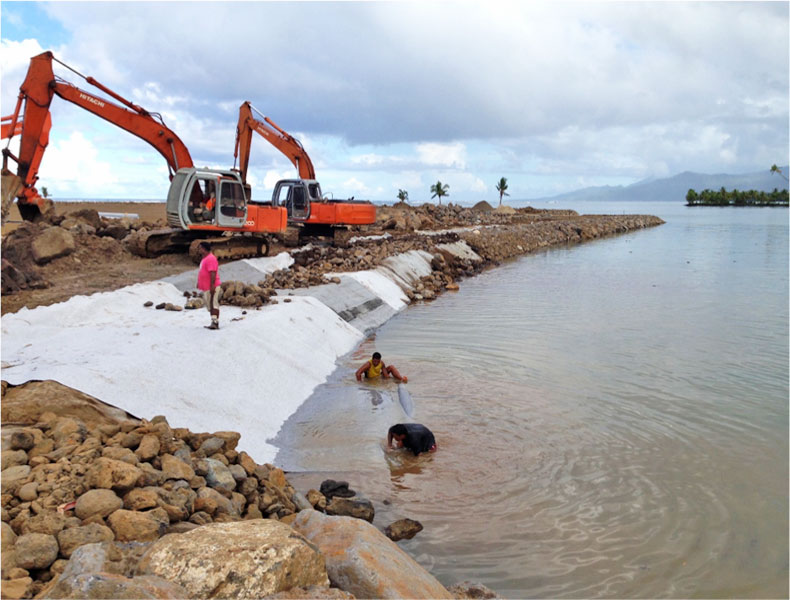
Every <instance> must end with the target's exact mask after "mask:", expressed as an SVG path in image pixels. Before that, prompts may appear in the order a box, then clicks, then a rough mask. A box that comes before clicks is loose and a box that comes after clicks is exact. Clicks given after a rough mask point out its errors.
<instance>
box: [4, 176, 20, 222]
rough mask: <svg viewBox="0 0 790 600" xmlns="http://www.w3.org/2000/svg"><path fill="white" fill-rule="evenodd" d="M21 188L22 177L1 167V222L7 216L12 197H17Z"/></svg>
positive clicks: (12, 201)
mask: <svg viewBox="0 0 790 600" xmlns="http://www.w3.org/2000/svg"><path fill="white" fill-rule="evenodd" d="M21 189H22V179H21V178H20V177H19V176H18V175H14V174H13V173H12V172H11V171H9V170H7V169H3V189H2V191H3V205H2V220H3V223H5V220H6V218H7V217H8V211H9V210H11V205H12V204H13V203H14V198H16V197H17V195H18V194H19V192H20V190H21Z"/></svg>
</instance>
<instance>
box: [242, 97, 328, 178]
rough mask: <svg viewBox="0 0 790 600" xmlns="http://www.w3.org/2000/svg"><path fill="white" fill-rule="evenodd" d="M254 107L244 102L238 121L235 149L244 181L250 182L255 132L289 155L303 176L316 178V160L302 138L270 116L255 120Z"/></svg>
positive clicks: (289, 158) (301, 176)
mask: <svg viewBox="0 0 790 600" xmlns="http://www.w3.org/2000/svg"><path fill="white" fill-rule="evenodd" d="M253 110H255V109H254V108H253V106H252V105H251V104H250V103H249V102H245V103H244V104H242V105H241V106H240V107H239V123H238V125H237V126H236V148H235V150H234V151H233V158H234V160H235V159H238V164H239V172H240V173H241V178H242V181H243V182H244V183H247V168H248V167H249V163H250V146H251V144H252V132H253V131H255V132H257V133H258V134H260V135H262V136H263V137H264V138H266V140H267V141H268V142H269V143H270V144H271V145H272V146H274V147H275V148H277V149H278V150H279V151H280V152H282V153H283V154H284V155H285V156H287V157H288V160H290V161H291V162H292V163H293V165H294V166H295V167H296V170H297V171H298V173H299V177H300V178H302V179H315V169H314V168H313V162H312V161H311V160H310V157H309V156H308V155H307V152H306V151H305V149H304V147H302V144H301V143H300V142H299V140H297V139H296V138H295V137H293V136H292V135H290V134H289V133H287V132H286V131H284V130H283V129H281V128H280V127H279V126H278V125H277V124H276V123H275V122H274V121H272V120H271V119H270V118H269V117H266V116H264V115H261V117H262V118H263V120H259V119H256V118H255V117H254V116H253V114H252V111H253ZM256 112H258V111H257V110H256ZM258 114H260V113H258Z"/></svg>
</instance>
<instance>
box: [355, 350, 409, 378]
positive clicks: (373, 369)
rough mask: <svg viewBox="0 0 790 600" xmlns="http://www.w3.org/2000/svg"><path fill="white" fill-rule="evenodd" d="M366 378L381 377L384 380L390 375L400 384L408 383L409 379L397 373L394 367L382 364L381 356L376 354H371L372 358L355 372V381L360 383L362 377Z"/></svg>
mask: <svg viewBox="0 0 790 600" xmlns="http://www.w3.org/2000/svg"><path fill="white" fill-rule="evenodd" d="M363 375H364V376H365V377H367V378H368V379H374V378H376V377H383V378H384V379H386V378H387V377H389V376H390V375H391V376H392V377H394V378H395V379H397V380H398V381H400V382H402V383H408V382H409V378H408V377H406V376H404V375H401V374H400V373H399V372H398V369H396V368H395V365H390V366H389V367H388V366H387V365H385V364H384V361H383V360H381V354H379V353H378V352H374V353H373V357H372V358H371V359H370V360H369V361H367V362H366V363H365V364H364V365H362V366H361V367H359V369H357V372H356V377H357V381H362V376H363Z"/></svg>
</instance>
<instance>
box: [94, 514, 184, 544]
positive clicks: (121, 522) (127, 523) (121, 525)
mask: <svg viewBox="0 0 790 600" xmlns="http://www.w3.org/2000/svg"><path fill="white" fill-rule="evenodd" d="M163 513H164V511H163V510H162V509H160V508H157V509H154V510H149V511H145V512H138V511H136V510H126V509H123V508H121V509H119V510H116V511H115V512H114V513H112V514H111V515H110V516H109V517H107V523H108V524H109V525H110V528H111V529H112V531H113V533H114V534H115V539H116V540H118V541H120V542H131V541H139V542H148V541H151V540H155V539H158V538H159V537H160V536H162V535H163V534H164V533H165V530H166V529H167V528H168V526H169V525H170V520H169V519H168V517H167V514H163Z"/></svg>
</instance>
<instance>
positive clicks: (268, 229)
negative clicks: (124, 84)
mask: <svg viewBox="0 0 790 600" xmlns="http://www.w3.org/2000/svg"><path fill="white" fill-rule="evenodd" d="M53 61H55V62H58V63H59V64H61V65H63V66H64V67H66V68H68V69H69V70H71V71H72V72H74V73H76V74H77V75H79V76H80V77H82V78H83V79H85V81H87V82H88V83H89V84H91V85H93V86H94V87H96V88H98V89H99V90H101V91H102V92H104V93H105V94H107V95H109V96H110V97H111V98H113V99H114V100H115V101H117V102H119V103H120V104H121V105H122V106H120V105H118V104H115V103H114V102H112V101H109V100H107V99H106V98H103V97H99V96H96V95H94V94H91V93H88V92H86V91H84V90H81V89H79V88H78V87H76V86H74V85H73V84H71V83H69V82H67V81H64V80H62V79H61V78H59V77H56V76H55V74H54V72H53V65H52V63H53ZM56 95H57V96H59V97H60V98H63V99H64V100H67V101H69V102H71V103H73V104H76V105H77V106H79V107H81V108H83V109H85V110H87V111H89V112H91V113H93V114H95V115H96V116H98V117H101V118H102V119H104V120H106V121H109V122H110V123H112V124H114V125H116V126H118V127H120V128H121V129H124V130H126V131H128V132H129V133H131V134H133V135H135V136H137V137H139V138H141V139H143V140H145V141H146V142H148V143H149V144H150V145H151V146H153V147H154V148H155V149H156V150H157V151H158V152H159V153H160V154H161V155H162V156H163V157H164V159H165V160H166V161H167V165H168V168H169V171H170V180H171V183H170V189H169V191H168V195H167V206H166V209H167V223H168V225H169V227H168V228H166V229H159V230H154V231H144V232H138V233H136V234H134V237H133V238H132V239H131V241H130V248H131V249H132V250H133V251H134V252H135V253H136V254H139V255H141V256H155V255H157V254H162V253H165V252H183V251H185V250H187V249H190V250H193V251H194V252H195V253H196V250H197V244H198V243H199V242H200V241H201V240H205V239H209V240H210V241H211V243H212V250H213V251H214V254H215V255H216V256H217V257H218V258H235V257H242V256H256V255H264V254H266V253H267V252H268V247H269V237H268V236H269V234H272V233H282V232H284V231H285V229H286V226H287V213H286V210H285V208H283V207H280V206H273V205H272V204H271V203H254V202H251V201H250V200H249V198H250V191H249V187H248V186H245V185H244V184H243V182H242V181H241V178H240V177H239V174H238V173H237V172H235V171H232V170H224V169H209V168H198V167H195V166H194V164H193V162H192V157H191V156H190V154H189V151H188V150H187V148H186V146H185V145H184V143H183V142H182V141H181V139H180V138H179V137H178V136H177V135H176V134H175V133H174V132H173V131H172V130H171V129H170V128H169V127H167V125H165V123H164V120H163V119H162V117H161V116H160V115H158V114H157V113H151V112H148V111H147V110H145V109H144V108H142V107H140V106H138V105H136V104H134V103H133V102H130V101H129V100H126V99H125V98H123V97H121V96H119V95H118V94H116V93H115V92H113V91H111V90H110V89H108V88H107V87H105V86H104V85H102V84H101V83H99V82H98V81H96V80H95V79H94V78H92V77H85V76H84V75H82V74H81V73H79V72H78V71H76V70H75V69H73V68H71V67H69V66H68V65H66V64H65V63H63V62H61V61H59V60H57V59H56V58H55V57H54V56H53V54H52V52H44V53H42V54H39V55H38V56H34V57H33V58H31V59H30V67H29V69H28V72H27V76H26V78H25V81H24V82H23V83H22V85H21V86H20V91H19V99H18V101H17V105H16V109H15V110H14V113H13V115H10V116H9V117H6V118H3V123H2V125H3V129H2V134H3V138H6V137H8V139H9V142H10V139H11V138H12V137H14V136H15V135H18V136H20V146H19V156H14V155H13V154H12V153H11V151H10V150H9V148H8V146H6V147H5V148H3V191H4V196H5V195H6V194H5V192H6V189H12V188H13V189H15V190H17V193H16V197H17V203H18V205H19V209H20V213H21V215H22V217H23V218H24V219H26V220H36V219H38V218H40V216H41V206H42V199H41V197H40V196H39V194H38V192H37V191H36V188H35V183H36V181H37V179H38V169H39V165H40V164H41V160H42V158H43V155H44V151H45V150H46V147H47V144H48V142H49V130H50V126H51V115H50V110H49V107H50V104H51V103H52V100H53V98H54V96H56ZM23 106H24V111H23V110H22V108H23ZM9 159H10V160H13V161H14V162H16V164H17V169H16V174H14V173H12V172H11V171H10V170H9V169H8V161H9ZM7 180H8V181H11V180H13V183H14V185H13V186H12V185H10V184H9V185H8V186H6V181H7ZM190 247H191V248H190Z"/></svg>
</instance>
